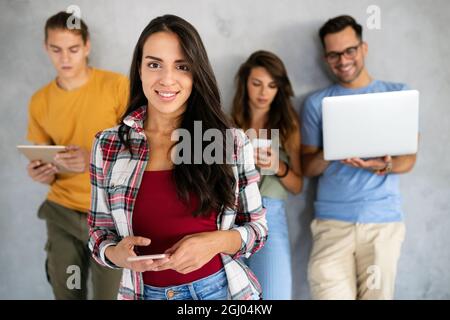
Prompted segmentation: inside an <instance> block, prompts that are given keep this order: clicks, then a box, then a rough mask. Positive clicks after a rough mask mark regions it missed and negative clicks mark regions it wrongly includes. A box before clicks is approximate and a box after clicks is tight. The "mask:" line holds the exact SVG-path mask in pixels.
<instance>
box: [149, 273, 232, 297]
mask: <svg viewBox="0 0 450 320" xmlns="http://www.w3.org/2000/svg"><path fill="white" fill-rule="evenodd" d="M144 299H145V300H228V299H229V295H228V280H227V276H226V274H225V269H222V270H220V271H218V272H216V273H214V274H212V275H210V276H208V277H205V278H203V279H199V280H196V281H194V282H190V283H186V284H182V285H178V286H170V287H153V286H149V285H144Z"/></svg>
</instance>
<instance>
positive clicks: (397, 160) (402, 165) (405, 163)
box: [391, 154, 416, 173]
mask: <svg viewBox="0 0 450 320" xmlns="http://www.w3.org/2000/svg"><path fill="white" fill-rule="evenodd" d="M415 163H416V155H415V154H411V155H406V156H395V157H392V171H391V172H392V173H406V172H409V171H411V169H412V168H413V167H414V164H415Z"/></svg>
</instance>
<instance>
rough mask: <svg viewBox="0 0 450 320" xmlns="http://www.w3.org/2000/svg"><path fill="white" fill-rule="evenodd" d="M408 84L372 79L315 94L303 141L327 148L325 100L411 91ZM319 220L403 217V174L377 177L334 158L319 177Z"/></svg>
mask: <svg viewBox="0 0 450 320" xmlns="http://www.w3.org/2000/svg"><path fill="white" fill-rule="evenodd" d="M408 89H409V88H408V87H407V86H406V85H405V84H401V83H392V82H384V81H380V80H374V81H372V82H371V83H370V84H369V85H368V86H366V87H363V88H358V89H349V88H345V87H342V86H341V85H338V84H335V85H332V86H330V87H328V88H325V89H322V90H319V91H316V92H314V93H313V94H311V95H310V96H309V97H308V98H307V99H306V101H305V104H304V106H303V110H302V144H304V145H310V146H316V147H320V148H323V138H322V99H323V98H324V97H330V96H342V95H350V94H362V93H374V92H387V91H399V90H408ZM314 207H315V215H316V218H318V219H325V220H329V219H332V220H340V221H346V222H352V223H382V222H395V221H402V220H403V211H402V208H401V197H400V190H399V177H398V175H397V174H388V175H386V176H377V175H375V174H373V173H371V172H369V171H367V170H364V169H358V168H353V167H350V166H348V165H345V164H342V163H340V162H339V161H331V163H330V164H329V166H328V167H327V169H326V170H325V171H324V172H323V174H322V175H321V176H320V177H319V185H318V191H317V199H316V201H315V203H314Z"/></svg>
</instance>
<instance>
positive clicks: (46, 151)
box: [17, 145, 70, 172]
mask: <svg viewBox="0 0 450 320" xmlns="http://www.w3.org/2000/svg"><path fill="white" fill-rule="evenodd" d="M17 149H18V150H19V151H20V152H21V153H22V154H24V155H25V156H26V157H27V158H28V160H30V161H34V160H40V161H42V162H44V163H53V164H54V165H56V166H57V167H58V169H59V170H60V172H70V171H69V170H67V169H65V168H62V167H61V166H59V165H57V164H56V162H55V160H54V158H55V156H56V154H57V153H58V152H61V151H65V150H66V147H65V146H54V145H19V146H17Z"/></svg>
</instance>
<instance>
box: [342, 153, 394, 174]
mask: <svg viewBox="0 0 450 320" xmlns="http://www.w3.org/2000/svg"><path fill="white" fill-rule="evenodd" d="M341 163H343V164H346V165H349V166H352V167H355V168H360V169H366V170H370V171H373V172H374V173H375V174H377V175H383V174H384V173H386V172H387V171H390V170H392V157H391V156H385V157H383V158H372V159H367V160H363V159H360V158H349V159H345V160H342V161H341Z"/></svg>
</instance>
